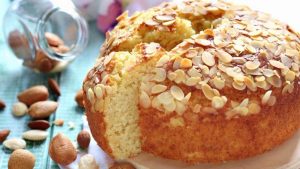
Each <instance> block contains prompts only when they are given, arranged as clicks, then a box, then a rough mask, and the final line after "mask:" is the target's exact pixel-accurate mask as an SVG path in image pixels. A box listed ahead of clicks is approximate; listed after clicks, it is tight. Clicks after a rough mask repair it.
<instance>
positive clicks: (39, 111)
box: [28, 101, 58, 119]
mask: <svg viewBox="0 0 300 169" xmlns="http://www.w3.org/2000/svg"><path fill="white" fill-rule="evenodd" d="M57 106H58V103H57V102H54V101H39V102H36V103H34V104H33V105H31V106H30V108H29V111H28V114H29V115H30V116H31V117H32V118H34V119H43V118H47V117H49V116H50V115H51V114H52V113H53V112H55V111H56V109H57Z"/></svg>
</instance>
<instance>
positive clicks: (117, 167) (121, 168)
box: [109, 162, 136, 169]
mask: <svg viewBox="0 0 300 169" xmlns="http://www.w3.org/2000/svg"><path fill="white" fill-rule="evenodd" d="M109 169H136V168H135V167H134V166H133V165H132V164H131V163H128V162H116V163H114V164H113V166H111V167H110V168H109Z"/></svg>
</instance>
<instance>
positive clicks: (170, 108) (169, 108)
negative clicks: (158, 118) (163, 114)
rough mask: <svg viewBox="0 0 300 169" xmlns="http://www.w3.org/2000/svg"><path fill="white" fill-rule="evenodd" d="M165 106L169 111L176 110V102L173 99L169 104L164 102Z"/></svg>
mask: <svg viewBox="0 0 300 169" xmlns="http://www.w3.org/2000/svg"><path fill="white" fill-rule="evenodd" d="M163 107H164V108H165V110H166V111H167V112H173V111H175V110H176V102H175V101H174V100H173V99H172V100H171V101H170V103H169V104H164V105H163Z"/></svg>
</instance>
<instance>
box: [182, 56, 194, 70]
mask: <svg viewBox="0 0 300 169" xmlns="http://www.w3.org/2000/svg"><path fill="white" fill-rule="evenodd" d="M192 65H193V63H192V61H191V60H190V59H187V58H183V59H182V60H181V62H180V67H181V68H183V69H188V68H191V67H192Z"/></svg>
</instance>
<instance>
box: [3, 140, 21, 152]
mask: <svg viewBox="0 0 300 169" xmlns="http://www.w3.org/2000/svg"><path fill="white" fill-rule="evenodd" d="M3 145H4V147H6V148H8V149H10V150H17V149H24V148H25V147H26V142H25V141H24V140H23V139H20V138H12V139H7V140H5V141H4V142H3Z"/></svg>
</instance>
